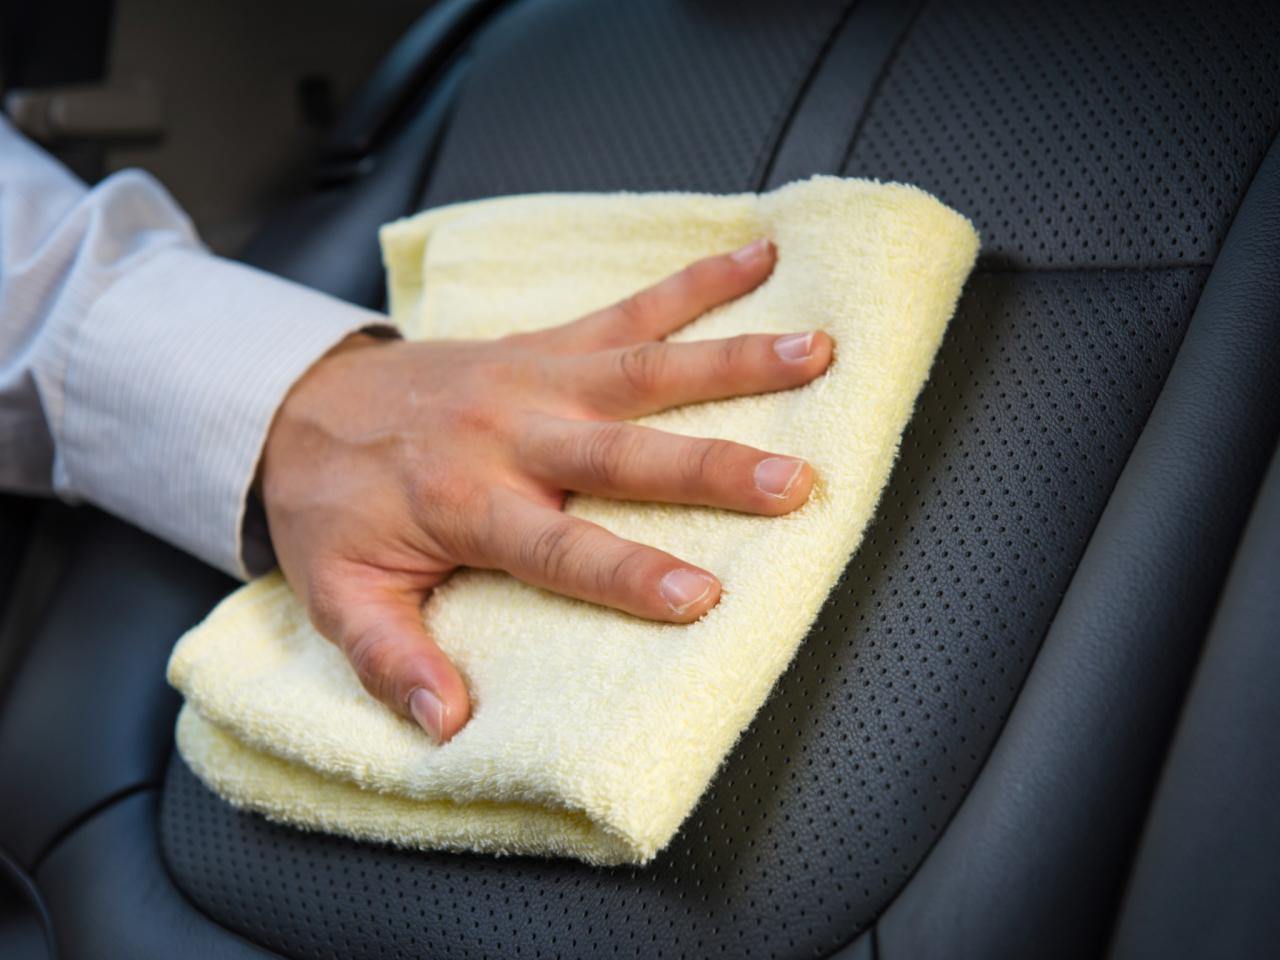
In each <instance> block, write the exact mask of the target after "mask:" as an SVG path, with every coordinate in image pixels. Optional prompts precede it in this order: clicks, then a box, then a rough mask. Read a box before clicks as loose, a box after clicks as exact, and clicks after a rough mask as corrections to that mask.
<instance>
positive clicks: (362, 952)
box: [162, 0, 1280, 958]
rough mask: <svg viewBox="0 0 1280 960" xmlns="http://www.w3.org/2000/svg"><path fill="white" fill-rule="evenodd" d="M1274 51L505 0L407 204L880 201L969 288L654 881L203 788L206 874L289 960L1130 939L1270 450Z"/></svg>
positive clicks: (1128, 13) (1209, 15)
mask: <svg viewBox="0 0 1280 960" xmlns="http://www.w3.org/2000/svg"><path fill="white" fill-rule="evenodd" d="M1277 37H1280V19H1278V16H1277V11H1276V10H1275V9H1274V7H1273V6H1270V5H1267V4H1261V3H1259V4H1249V3H1245V2H1238V3H1237V2H1232V3H1226V4H1219V5H1214V7H1213V9H1209V8H1208V7H1207V6H1205V5H1195V4H1189V3H1188V4H1173V3H1155V2H1135V3H1128V4H1115V3H1092V2H1085V0H1061V2H1058V3H1055V4H1052V5H1036V6H1035V7H1033V8H1029V7H1028V6H1027V5H1026V4H1023V3H1015V2H1012V0H989V2H987V0H971V2H970V0H966V2H958V0H956V2H930V3H916V4H893V3H888V2H868V3H849V2H846V0H811V2H808V3H791V4H779V3H776V2H773V0H652V2H648V3H643V4H640V3H635V4H621V3H608V4H605V3H593V2H590V0H546V2H543V0H526V2H520V3H515V4H512V5H510V6H509V7H508V8H507V9H506V10H505V11H504V12H503V13H502V14H501V15H500V16H498V17H496V18H495V19H494V20H493V21H492V22H490V23H489V24H488V25H487V26H486V27H485V28H484V29H483V31H482V32H481V33H480V35H479V36H478V37H477V39H476V40H475V42H474V44H473V46H472V48H471V49H470V51H469V53H468V54H467V56H466V59H465V62H460V63H459V66H458V68H457V73H456V75H455V77H454V79H455V80H456V81H457V82H456V84H454V83H452V82H451V83H450V84H449V85H448V86H447V87H444V88H442V89H440V90H437V91H434V92H433V93H431V94H429V95H427V96H426V97H425V98H424V101H423V104H422V107H421V110H420V111H419V112H418V114H417V117H418V119H419V120H421V118H422V117H423V116H426V115H427V113H428V112H429V111H432V110H435V111H438V114H439V122H434V121H433V123H434V125H433V126H431V129H430V130H429V131H426V132H424V130H423V129H419V128H418V127H415V126H414V123H415V121H414V120H410V121H409V122H408V123H407V124H406V126H405V127H404V131H405V132H404V138H403V139H401V140H400V141H397V142H396V143H393V144H391V145H389V146H388V147H387V150H386V155H387V156H392V155H394V156H397V157H405V156H407V157H410V158H411V161H412V164H414V165H416V166H415V169H418V170H425V171H426V177H425V188H424V190H423V192H422V195H421V197H420V198H419V200H418V202H419V203H422V204H426V205H435V204H440V203H445V202H451V201H457V200H463V199H471V198H476V197H481V196H488V195H495V194H506V193H521V192H530V191H543V190H619V189H627V190H657V189H687V190H706V191H742V190H756V189H762V188H764V187H767V186H768V185H770V183H772V182H775V181H776V180H777V179H778V178H789V177H794V176H799V175H805V174H809V173H843V174H847V175H852V176H867V177H877V178H881V179H891V180H901V181H906V182H911V183H916V184H918V185H920V186H922V187H924V188H925V189H927V190H930V191H932V192H934V193H936V194H937V195H938V196H940V197H941V198H942V199H943V200H944V201H946V202H948V203H950V204H951V205H953V206H955V207H957V208H958V209H960V210H961V211H963V212H965V213H967V214H968V215H970V216H971V217H972V218H973V219H974V221H975V223H976V224H977V226H978V228H979V230H980V231H981V233H982V236H983V254H982V257H981V259H980V263H979V267H978V270H977V272H976V273H975V275H974V276H973V278H972V280H971V282H970V283H969V285H968V288H967V290H966V292H965V295H964V297H963V300H962V303H961V305H960V308H959V312H958V315H957V316H956V318H955V320H954V321H953V323H952V325H951V329H950V331H949V333H948V335H947V339H946V342H945V343H944V345H943V348H942V350H941V353H940V355H939V357H938V360H937V364H936V366H935V368H934V370H933V373H932V375H931V378H930V382H929V384H928V386H927V387H926V390H925V393H924V395H923V396H922V397H921V400H920V402H919V406H918V409H917V411H916V415H915V418H914V420H913V422H912V424H911V427H910V428H909V430H908V432H907V435H906V437H905V439H904V441H903V446H902V453H901V458H900V461H899V463H898V464H897V467H896V469H895V472H894V475H893V478H892V481H891V483H890V486H889V488H888V489H887V491H886V492H885V494H884V498H883V501H882V503H881V505H880V509H879V513H878V516H877V518H876V520H875V522H874V524H873V526H872V527H871V529H870V530H869V531H868V533H867V536H866V539H865V541H864V544H863V546H862V548H861V550H860V551H859V553H858V554H857V556H856V557H855V558H854V559H853V561H852V562H851V563H850V565H849V567H848V569H847V570H846V572H845V575H844V577H843V579H842V580H841V582H840V584H839V585H838V586H837V588H836V589H835V591H834V592H833V594H832V596H831V598H830V600H829V601H828V603H827V605H826V607H825V609H824V611H823V613H822V615H821V616H820V618H819V620H818V622H817V624H816V625H815V626H814V629H813V631H812V633H811V635H810V636H809V638H808V639H807V640H806V642H805V643H804V645H803V647H802V649H801V651H800V653H799V654H798V655H797V657H796V659H795V661H794V662H793V664H792V666H791V668H790V669H789V671H788V672H787V674H786V675H785V676H784V677H783V678H782V679H781V680H780V681H779V683H778V685H777V687H776V688H775V690H774V691H773V693H772V695H771V697H770V699H769V701H768V702H767V703H766V705H765V707H764V708H763V710H762V711H761V713H760V714H759V716H758V717H757V718H756V720H755V722H754V723H753V724H752V726H751V727H750V728H749V729H748V731H747V732H746V733H745V735H744V736H743V738H742V740H741V741H740V743H739V744H738V745H737V747H736V749H735V751H734V752H733V754H732V756H731V757H730V758H729V760H728V761H727V763H726V765H725V767H724V768H723V770H722V771H721V772H720V775H719V776H718V777H717V779H716V781H715V783H714V785H713V786H712V788H711V789H710V791H709V792H708V793H707V795H706V796H705V797H704V798H703V801H702V802H701V803H700V805H699V806H698V808H697V809H696V811H695V812H694V814H693V815H692V817H691V818H690V819H689V821H688V822H687V823H686V824H685V825H684V827H683V828H682V830H681V832H680V834H679V836H678V837H677V838H676V840H675V841H674V842H673V844H672V845H671V847H670V848H669V849H668V850H666V851H665V852H664V853H663V854H662V855H661V856H660V857H659V859H658V860H657V861H656V862H655V863H654V864H652V865H651V866H649V867H646V868H643V869H633V868H621V869H610V870H602V869H596V868H589V867H586V866H583V865H581V864H576V863H570V862H563V861H550V860H547V861H544V860H534V859H525V858H512V859H493V858H485V857H478V856H463V855H452V854H431V855H424V854H419V853H409V852H401V851H395V850H390V849H383V848H374V847H367V846H362V845H359V844H355V843H352V842H348V841H345V840H341V839H334V838H329V837H320V836H313V835H306V834H301V833H297V832H294V831H290V830H287V829H284V828H281V827H277V826H273V825H271V824H268V823H266V822H265V821H263V820H261V819H259V818H257V817H254V816H250V815H247V814H243V813H240V812H237V811H235V810H233V809H231V808H230V807H228V806H226V805H224V804H222V803H221V802H220V801H218V800H217V799H216V798H215V797H214V796H212V795H211V794H210V793H208V792H207V791H206V790H205V789H204V788H203V787H202V786H201V785H200V784H199V783H198V782H197V781H196V780H195V779H194V778H193V776H192V775H191V774H190V773H189V772H188V771H187V770H186V769H185V768H184V767H183V766H182V765H181V763H180V762H175V763H174V764H173V766H172V767H171V769H170V772H169V776H168V781H167V784H166V790H165V796H164V803H163V810H162V840H163V848H164V853H165V857H166V860H167V863H168V865H169V868H170V870H171V872H172V874H173V876H174V877H175V878H176V881H177V882H178V884H179V885H180V886H181V887H182V889H183V890H184V891H185V892H186V893H187V895H188V896H189V897H190V898H191V899H192V900H193V901H194V902H195V903H196V904H197V905H198V906H199V907H200V909H201V910H203V911H204V912H205V913H206V914H207V915H209V916H210V917H212V918H214V919H215V920H217V921H219V922H220V923H223V924H225V925H226V926H228V927H230V928H232V929H233V930H235V931H238V932H239V933H241V934H243V935H244V936H245V937H247V938H248V939H250V940H252V941H254V942H256V943H260V944H264V945H266V946H268V947H271V948H274V949H279V950H281V951H282V952H285V953H287V954H289V955H291V956H308V957H310V956H316V957H320V956H334V955H340V956H344V957H382V956H400V955H417V954H418V953H429V954H430V955H431V956H433V957H442V958H443V957H467V956H511V957H516V956H527V957H535V956H536V957H547V958H549V957H563V958H569V957H599V956H613V955H617V956H644V957H681V956H686V957H704V956H729V957H738V956H748V955H752V956H755V955H760V956H775V957H799V956H822V955H829V954H833V953H835V952H837V951H839V950H842V949H844V950H847V951H848V954H847V955H848V956H869V955H871V952H872V950H873V948H875V947H877V946H878V950H879V953H880V954H882V955H885V956H890V957H903V958H905V957H920V956H940V957H941V956H945V957H958V956H961V957H962V956H973V957H1003V956H1010V957H1012V956H1029V955H1034V956H1041V957H1044V956H1063V957H1078V956H1087V955H1093V954H1097V953H1099V952H1100V951H1101V950H1103V948H1104V947H1105V945H1106V943H1107V940H1108V937H1109V935H1110V931H1111V928H1112V925H1113V916H1114V910H1115V904H1116V903H1117V901H1118V899H1119V897H1120V894H1121V891H1122V889H1123V885H1124V881H1125V877H1126V873H1127V869H1128V864H1129V862H1130V859H1131V857H1132V855H1133V852H1134V846H1135V841H1136V837H1137V835H1138V832H1139V829H1140V827H1141V824H1142V821H1143V817H1144V814H1145V811H1146V808H1147V803H1148V800H1149V797H1150V794H1151V790H1152V785H1153V783H1154V781H1155V778H1156V775H1157V773H1158V770H1159V767H1160V764H1161V760H1162V757H1163V754H1164V749H1165V746H1166V744H1167V742H1168V738H1169V736H1170V731H1171V729H1172V727H1173V724H1174V721H1175V718H1176V716H1177V712H1178V705H1179V703H1180V702H1181V698H1182V694H1183V691H1184V690H1185V687H1186V684H1187V681H1188V677H1189V676H1190V672H1191V670H1192V667H1193V665H1194V663H1195V659H1196V656H1197V653H1198V651H1199V648H1200V643H1201V639H1202V637H1203V635H1204V631H1205V628H1206V625H1207V623H1208V620H1209V618H1210V615H1211V613H1212V610H1213V606H1214V602H1215V600H1216V597H1217V595H1218V590H1219V586H1220V584H1221V582H1222V580H1223V577H1224V576H1225V573H1226V570H1227V566H1228V564H1229V561H1230V557H1231V553H1232V550H1233V548H1234V546H1235V543H1236V540H1237V537H1238V534H1239V531H1240V529H1241V526H1242V524H1243V522H1244V519H1245V516H1246V514H1247V511H1248V505H1249V503H1250V501H1251V499H1252V495H1253V492H1254V491H1255V490H1256V488H1257V486H1258V484H1259V482H1260V478H1261V476H1262V472H1263V470H1264V467H1265V464H1266V462H1267V459H1268V457H1269V454H1270V451H1271V450H1272V449H1273V447H1274V443H1275V440H1276V436H1277V432H1278V431H1280V410H1277V406H1278V405H1277V404H1276V403H1275V395H1274V389H1275V384H1276V383H1277V382H1280V347H1278V346H1277V337H1276V336H1275V327H1274V325H1273V324H1274V318H1275V317H1276V316H1277V308H1278V307H1280V294H1278V293H1277V291H1276V289H1275V286H1276V285H1275V283H1274V282H1272V281H1271V280H1270V279H1269V278H1271V277H1273V276H1274V275H1275V273H1276V268H1275V263H1276V262H1277V261H1276V260H1274V259H1270V258H1272V257H1274V256H1277V255H1280V251H1276V250H1274V249H1273V248H1272V247H1267V246H1265V245H1264V246H1260V245H1259V244H1258V243H1257V242H1255V241H1256V240H1257V233H1256V231H1255V232H1252V233H1251V232H1249V231H1251V230H1253V229H1254V228H1253V227H1251V226H1250V224H1252V223H1253V222H1254V221H1255V220H1256V219H1257V218H1259V217H1261V218H1262V219H1264V220H1265V219H1267V216H1268V211H1269V213H1270V215H1277V216H1280V209H1278V207H1277V203H1278V202H1280V155H1278V154H1277V152H1276V151H1275V150H1272V153H1271V156H1270V159H1265V158H1267V156H1268V150H1269V149H1271V148H1272V144H1273V143H1274V141H1275V138H1276V133H1277V130H1278V129H1280V44H1277V43H1276V40H1277ZM455 91H456V92H455ZM397 151H399V152H397ZM404 162H409V161H404ZM399 164H401V161H400V160H397V164H396V165H388V166H387V167H384V168H383V173H380V172H379V170H378V168H377V167H376V166H375V167H374V170H373V172H372V173H371V174H370V175H369V176H370V178H371V181H370V182H371V183H372V184H376V183H377V181H378V177H379V176H383V175H386V176H390V175H391V174H390V173H388V172H387V171H389V170H392V169H403V167H402V166H400V165H399ZM369 189H375V188H374V187H373V186H371V187H369ZM1243 209H1249V210H1251V211H1252V212H1251V213H1250V214H1249V216H1248V217H1246V216H1245V215H1244V213H1242V212H1241V211H1242V210H1243ZM406 212H407V211H406ZM1238 213H1240V217H1241V220H1242V224H1240V225H1238V226H1240V228H1241V232H1239V233H1238V234H1233V235H1232V238H1231V240H1230V241H1228V240H1227V237H1228V232H1229V231H1230V230H1231V229H1232V223H1233V220H1235V219H1236V218H1237V214H1238ZM1245 221H1248V222H1245ZM369 226H370V228H371V227H372V224H370V225H369ZM322 227H323V222H321V223H319V224H315V225H313V228H315V229H322ZM1224 243H1225V246H1224ZM374 279H376V278H374ZM369 280H370V277H368V276H365V277H364V282H365V283H368V282H369ZM1245 303H1252V304H1253V307H1252V308H1251V310H1245V309H1243V305H1244V304H1245ZM797 319H800V320H802V319H803V318H797ZM857 429H858V425H857V424H855V423H851V424H849V425H848V430H849V431H850V433H851V434H852V433H854V432H856V431H857ZM830 442H831V443H841V442H843V441H842V438H841V437H840V436H832V437H831V438H830ZM872 930H874V940H873V938H872V936H870V935H869V936H863V935H864V933H866V932H867V931H872Z"/></svg>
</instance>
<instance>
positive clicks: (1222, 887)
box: [1111, 313, 1280, 960]
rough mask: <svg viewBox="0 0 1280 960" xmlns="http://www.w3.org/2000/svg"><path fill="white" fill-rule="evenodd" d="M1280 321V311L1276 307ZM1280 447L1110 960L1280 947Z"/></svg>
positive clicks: (1199, 673) (1246, 953) (1217, 623)
mask: <svg viewBox="0 0 1280 960" xmlns="http://www.w3.org/2000/svg"><path fill="white" fill-rule="evenodd" d="M1275 319H1276V322H1277V324H1278V325H1280V313H1278V314H1276V318H1275ZM1277 570H1280V453H1278V454H1277V455H1276V457H1274V458H1273V460H1272V463H1271V469H1270V471H1269V472H1268V477H1267V480H1266V483H1265V484H1264V485H1263V488H1262V492H1261V494H1260V495H1259V497H1258V502H1257V503H1256V504H1255V506H1254V508H1253V514H1252V516H1251V518H1250V520H1249V526H1248V529H1247V532H1246V534H1245V537H1244V541H1243V542H1242V544H1241V546H1240V551H1239V552H1238V553H1237V554H1236V558H1235V561H1234V563H1233V564H1232V568H1231V577H1230V579H1229V580H1228V582H1227V588H1226V591H1225V593H1224V595H1223V598H1222V604H1221V606H1220V607H1219V608H1218V612H1217V615H1216V616H1215V617H1214V623H1213V630H1212V631H1211V632H1210V634H1209V639H1208V641H1207V643H1206V645H1205V650H1204V656H1203V658H1202V659H1201V661H1200V665H1199V666H1198V667H1197V669H1196V677H1195V683H1194V685H1193V686H1192V689H1191V693H1190V695H1189V697H1188V698H1187V706H1186V709H1185V710H1184V711H1183V715H1182V721H1181V723H1180V724H1179V726H1178V735H1177V739H1176V740H1175V741H1174V744H1173V749H1172V751H1171V752H1170V755H1169V760H1168V763H1167V764H1166V766H1165V770H1164V773H1163V775H1162V776H1161V778H1160V788H1159V791H1158V792H1157V794H1156V799H1155V804H1154V806H1153V808H1152V810H1151V813H1150V816H1149V818H1148V821H1147V827H1146V831H1145V835H1144V837H1143V841H1142V847H1141V851H1140V853H1139V856H1138V860H1137V866H1136V868H1135V869H1134V872H1133V876H1132V879H1131V880H1130V884H1129V890H1128V894H1127V896H1126V897H1125V900H1124V911H1123V915H1122V919H1121V921H1120V926H1119V931H1118V935H1117V937H1116V940H1115V943H1114V946H1113V949H1112V951H1111V956H1112V957H1113V958H1115V960H1146V958H1153V960H1154V958H1160V957H1173V956H1177V957H1185V958H1187V960H1196V958H1204V960H1209V958H1212V957H1232V958H1235V960H1250V958H1255V957H1256V958H1258V960H1261V958H1263V957H1271V956H1274V955H1275V952H1276V945H1277V944H1280V869H1278V868H1277V862H1276V854H1277V851H1280V804H1277V803H1276V798H1277V797H1280V696H1277V695H1276V691H1277V690H1280V627H1278V626H1277V625H1278V624H1280V584H1277V574H1276V571H1277Z"/></svg>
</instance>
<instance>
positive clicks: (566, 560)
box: [524, 520, 578, 582]
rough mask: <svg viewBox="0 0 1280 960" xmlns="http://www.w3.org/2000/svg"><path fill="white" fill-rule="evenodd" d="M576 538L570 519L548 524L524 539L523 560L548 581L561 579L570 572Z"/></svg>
mask: <svg viewBox="0 0 1280 960" xmlns="http://www.w3.org/2000/svg"><path fill="white" fill-rule="evenodd" d="M577 539H578V537H577V534H576V533H575V527H574V524H573V522H572V521H571V520H560V521H557V522H555V523H551V524H548V525H547V526H546V527H544V528H543V529H542V530H539V531H538V532H537V533H535V534H534V535H533V536H531V537H530V538H529V539H528V541H526V543H525V547H524V550H525V556H524V562H525V564H526V565H527V566H529V567H531V568H532V569H534V570H539V571H541V572H542V574H543V576H545V577H546V578H547V579H548V580H549V581H552V582H556V581H560V580H563V579H565V577H566V575H567V574H568V573H569V572H570V569H569V565H570V560H571V557H572V555H573V547H574V544H575V543H576V542H577Z"/></svg>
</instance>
